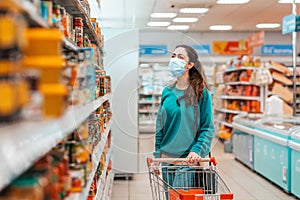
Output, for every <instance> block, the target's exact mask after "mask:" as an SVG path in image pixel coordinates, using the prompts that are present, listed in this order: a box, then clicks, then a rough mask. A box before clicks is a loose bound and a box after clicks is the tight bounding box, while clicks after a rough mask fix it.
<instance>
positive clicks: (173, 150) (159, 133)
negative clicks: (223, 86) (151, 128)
mask: <svg viewBox="0 0 300 200" xmlns="http://www.w3.org/2000/svg"><path fill="white" fill-rule="evenodd" d="M183 94H184V90H179V89H177V88H176V87H166V88H165V89H164V90H163V92H162V100H161V105H160V108H159V110H158V114H157V119H156V142H155V152H154V156H155V157H160V156H161V153H163V154H165V155H167V156H169V157H182V158H183V157H186V156H187V155H188V154H189V153H190V152H195V153H197V154H198V155H200V156H201V157H205V156H206V155H207V154H208V153H209V152H210V146H211V142H212V139H213V135H214V122H213V111H212V97H211V94H210V92H209V91H208V90H207V89H204V90H203V97H202V98H201V99H200V100H199V104H198V119H197V120H198V137H196V133H195V131H194V120H195V119H194V118H195V117H194V115H195V113H194V106H191V105H189V106H188V107H186V105H185V99H182V100H181V101H180V105H178V104H177V103H176V100H177V99H178V97H180V96H182V95H183Z"/></svg>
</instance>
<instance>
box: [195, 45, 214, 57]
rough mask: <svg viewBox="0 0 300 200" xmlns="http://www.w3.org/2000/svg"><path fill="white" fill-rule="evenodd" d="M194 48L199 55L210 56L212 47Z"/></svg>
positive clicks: (198, 46) (199, 46)
mask: <svg viewBox="0 0 300 200" xmlns="http://www.w3.org/2000/svg"><path fill="white" fill-rule="evenodd" d="M192 47H193V48H194V49H195V50H196V51H197V53H198V55H209V54H210V45H208V44H206V45H192Z"/></svg>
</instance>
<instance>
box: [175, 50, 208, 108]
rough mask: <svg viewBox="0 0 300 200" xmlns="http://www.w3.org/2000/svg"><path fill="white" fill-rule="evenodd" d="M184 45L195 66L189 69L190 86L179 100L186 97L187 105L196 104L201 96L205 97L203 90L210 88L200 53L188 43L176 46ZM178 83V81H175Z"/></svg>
mask: <svg viewBox="0 0 300 200" xmlns="http://www.w3.org/2000/svg"><path fill="white" fill-rule="evenodd" d="M179 47H182V48H184V49H185V50H186V52H187V55H188V57H189V62H192V63H194V67H192V68H191V69H190V70H189V86H188V88H187V89H186V90H185V91H184V95H183V96H181V97H179V98H178V100H177V102H178V103H179V102H180V100H181V99H183V98H184V99H185V102H186V106H188V105H196V104H197V103H198V101H199V99H200V98H202V97H203V90H204V89H205V88H206V89H208V85H207V81H206V76H205V73H204V70H203V67H202V64H201V63H200V61H199V60H198V54H197V52H196V51H195V49H193V48H192V47H190V46H188V45H177V46H176V48H179ZM175 84H176V83H175ZM175 84H174V86H175Z"/></svg>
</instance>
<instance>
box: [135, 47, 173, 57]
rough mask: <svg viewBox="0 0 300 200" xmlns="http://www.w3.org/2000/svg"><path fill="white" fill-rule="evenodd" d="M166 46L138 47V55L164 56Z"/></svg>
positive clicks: (166, 51) (166, 49)
mask: <svg viewBox="0 0 300 200" xmlns="http://www.w3.org/2000/svg"><path fill="white" fill-rule="evenodd" d="M167 53H168V48H167V45H140V55H160V56H161V55H166V54H167Z"/></svg>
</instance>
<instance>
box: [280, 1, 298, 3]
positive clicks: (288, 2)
mask: <svg viewBox="0 0 300 200" xmlns="http://www.w3.org/2000/svg"><path fill="white" fill-rule="evenodd" d="M295 2H296V3H300V0H295ZM278 3H293V0H279V1H278Z"/></svg>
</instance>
